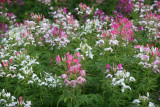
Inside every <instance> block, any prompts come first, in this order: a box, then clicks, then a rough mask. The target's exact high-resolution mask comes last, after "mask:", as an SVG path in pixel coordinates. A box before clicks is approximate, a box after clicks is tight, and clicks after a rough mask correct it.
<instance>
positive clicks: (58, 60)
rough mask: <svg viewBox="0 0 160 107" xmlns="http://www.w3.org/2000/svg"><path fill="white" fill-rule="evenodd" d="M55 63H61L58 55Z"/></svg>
mask: <svg viewBox="0 0 160 107" xmlns="http://www.w3.org/2000/svg"><path fill="white" fill-rule="evenodd" d="M56 60H57V62H58V63H60V62H61V58H60V57H59V55H58V56H57V58H56Z"/></svg>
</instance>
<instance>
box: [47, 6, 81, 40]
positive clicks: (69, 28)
mask: <svg viewBox="0 0 160 107" xmlns="http://www.w3.org/2000/svg"><path fill="white" fill-rule="evenodd" d="M50 14H51V16H53V18H54V19H55V20H56V22H55V23H53V24H52V26H53V27H60V26H61V27H63V29H64V30H65V32H66V34H67V35H70V36H71V37H75V36H76V31H77V30H78V29H79V27H80V25H79V22H78V21H77V20H76V19H74V17H73V15H72V14H71V13H70V12H69V13H67V9H66V8H63V9H61V8H58V10H57V11H55V12H50Z"/></svg>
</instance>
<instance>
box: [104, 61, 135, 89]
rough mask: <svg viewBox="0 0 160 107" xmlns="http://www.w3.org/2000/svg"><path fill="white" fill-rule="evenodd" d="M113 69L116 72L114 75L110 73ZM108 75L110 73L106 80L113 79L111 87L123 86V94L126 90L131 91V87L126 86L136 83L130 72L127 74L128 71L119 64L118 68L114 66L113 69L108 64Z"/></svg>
mask: <svg viewBox="0 0 160 107" xmlns="http://www.w3.org/2000/svg"><path fill="white" fill-rule="evenodd" d="M111 69H112V70H113V71H114V72H113V75H112V74H111V73H110V72H111ZM116 70H117V71H116ZM115 71H116V72H115ZM106 73H108V74H107V76H106V78H112V83H111V85H113V86H122V89H121V91H122V92H124V91H125V90H126V89H130V90H131V87H130V86H128V85H126V84H127V83H129V82H133V81H136V80H135V78H134V77H132V76H130V72H126V70H124V69H123V67H122V64H118V66H117V68H115V67H114V64H113V67H112V68H111V67H110V65H109V64H107V70H106Z"/></svg>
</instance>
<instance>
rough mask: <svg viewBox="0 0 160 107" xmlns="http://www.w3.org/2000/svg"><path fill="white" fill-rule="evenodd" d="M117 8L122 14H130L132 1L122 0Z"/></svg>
mask: <svg viewBox="0 0 160 107" xmlns="http://www.w3.org/2000/svg"><path fill="white" fill-rule="evenodd" d="M116 8H117V11H119V12H120V13H122V14H123V13H125V14H129V13H130V12H131V10H132V4H131V0H120V1H119V2H118V5H117V6H116Z"/></svg>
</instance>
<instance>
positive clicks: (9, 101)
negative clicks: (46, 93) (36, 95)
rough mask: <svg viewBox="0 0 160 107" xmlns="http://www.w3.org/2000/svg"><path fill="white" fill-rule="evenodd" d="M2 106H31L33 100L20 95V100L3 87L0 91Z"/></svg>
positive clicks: (0, 103) (0, 104)
mask: <svg viewBox="0 0 160 107" xmlns="http://www.w3.org/2000/svg"><path fill="white" fill-rule="evenodd" d="M0 106H2V107H4V106H6V107H16V106H23V107H31V101H26V102H24V100H22V97H19V100H16V98H15V97H14V96H11V93H9V92H5V90H4V89H2V92H0Z"/></svg>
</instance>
